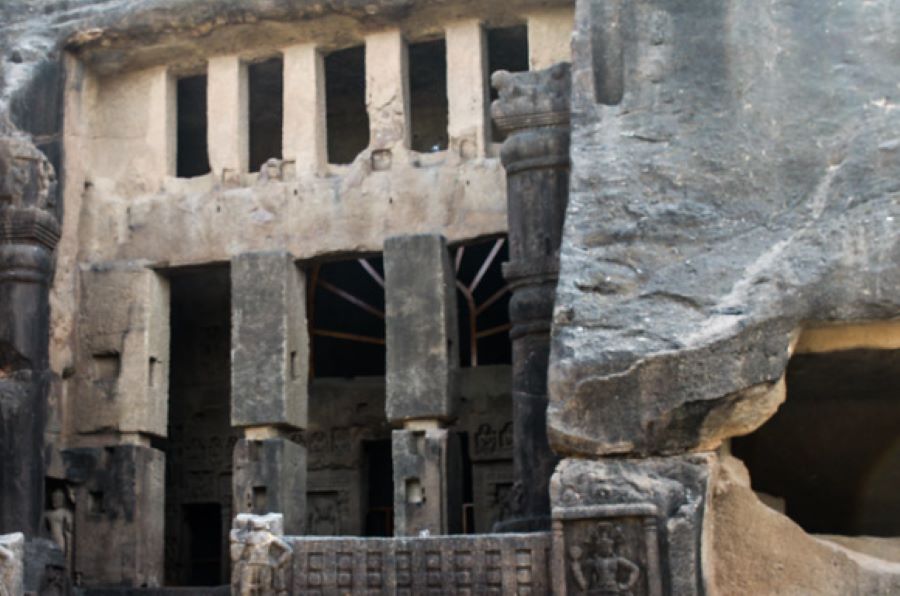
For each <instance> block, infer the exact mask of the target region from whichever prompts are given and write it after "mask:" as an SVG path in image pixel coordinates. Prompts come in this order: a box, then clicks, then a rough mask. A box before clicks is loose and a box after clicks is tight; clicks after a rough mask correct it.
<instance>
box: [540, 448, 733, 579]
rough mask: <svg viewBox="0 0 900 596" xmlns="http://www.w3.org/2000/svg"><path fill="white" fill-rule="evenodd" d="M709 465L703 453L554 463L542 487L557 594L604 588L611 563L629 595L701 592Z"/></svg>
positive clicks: (711, 459)
mask: <svg viewBox="0 0 900 596" xmlns="http://www.w3.org/2000/svg"><path fill="white" fill-rule="evenodd" d="M715 462H716V459H715V456H713V455H710V454H705V455H687V456H680V457H671V458H651V459H644V460H632V459H629V460H625V459H616V460H612V459H606V460H594V461H591V460H575V459H565V460H563V461H562V462H560V464H559V466H558V467H557V469H556V472H555V473H554V475H553V479H552V481H551V485H550V498H551V502H552V504H553V535H554V539H553V573H554V578H555V580H556V581H557V582H558V584H557V585H558V586H559V587H560V588H562V586H563V585H565V590H568V592H566V591H563V590H561V591H559V592H558V593H560V594H565V593H570V594H580V593H585V592H587V593H590V591H591V590H602V589H609V588H608V587H607V588H604V586H605V585H606V582H608V581H610V577H609V576H607V575H606V574H605V573H606V572H605V571H604V569H608V567H609V565H612V564H613V561H614V560H616V565H618V567H619V572H620V575H619V582H620V583H624V584H628V585H627V589H630V590H633V591H632V593H633V594H636V595H637V594H641V595H661V594H673V595H679V596H680V595H682V594H697V595H700V594H704V593H705V588H704V576H703V573H704V567H703V566H704V565H705V563H704V562H703V561H702V560H701V558H702V556H705V555H703V552H704V551H703V548H702V540H703V536H704V531H705V526H704V523H705V521H706V520H705V516H706V509H707V504H708V501H709V498H710V494H709V493H710V477H711V474H712V472H713V466H714V465H715ZM601 559H602V560H603V564H602V565H599V566H598V560H601ZM619 559H621V560H619ZM607 562H608V563H609V565H607ZM623 578H628V581H625V579H623ZM619 589H620V590H621V589H626V588H622V587H621V586H620V587H619Z"/></svg>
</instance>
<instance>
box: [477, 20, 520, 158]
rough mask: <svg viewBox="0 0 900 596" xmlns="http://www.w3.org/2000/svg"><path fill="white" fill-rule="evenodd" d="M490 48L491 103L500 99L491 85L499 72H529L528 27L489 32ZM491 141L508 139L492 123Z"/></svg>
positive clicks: (489, 30)
mask: <svg viewBox="0 0 900 596" xmlns="http://www.w3.org/2000/svg"><path fill="white" fill-rule="evenodd" d="M487 46H488V87H489V88H490V90H491V101H492V102H493V101H495V100H496V99H497V98H498V95H497V90H496V89H494V87H493V86H492V85H491V83H490V77H491V75H493V74H494V73H495V72H497V71H498V70H506V71H509V72H524V71H526V70H528V68H529V67H528V27H527V26H526V25H516V26H513V27H497V28H493V29H488V30H487ZM491 139H492V140H493V142H495V143H502V142H503V141H504V140H505V139H506V135H504V134H503V133H502V132H501V131H500V129H498V128H497V125H496V124H494V123H493V122H492V123H491Z"/></svg>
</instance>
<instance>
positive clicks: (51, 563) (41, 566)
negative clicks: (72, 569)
mask: <svg viewBox="0 0 900 596" xmlns="http://www.w3.org/2000/svg"><path fill="white" fill-rule="evenodd" d="M24 577H25V580H24V586H25V593H26V594H28V593H33V594H39V595H40V596H68V594H69V593H70V590H71V587H72V586H71V581H70V579H69V575H68V570H67V569H66V557H65V554H64V553H63V550H62V549H61V548H60V547H59V546H58V545H57V544H56V543H55V542H53V541H52V540H47V539H46V538H34V539H32V540H29V541H27V542H26V543H25V576H24Z"/></svg>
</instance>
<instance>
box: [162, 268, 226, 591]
mask: <svg viewBox="0 0 900 596" xmlns="http://www.w3.org/2000/svg"><path fill="white" fill-rule="evenodd" d="M170 280H171V300H172V303H171V334H172V335H171V366H170V381H169V436H168V440H167V441H166V444H165V451H166V525H165V535H166V538H165V540H166V549H165V554H166V561H165V566H166V567H165V568H166V584H167V585H172V586H201V585H206V586H210V585H221V584H226V583H228V577H229V573H230V571H229V568H228V561H229V557H228V543H227V538H228V528H229V526H230V524H231V518H232V479H231V475H232V451H233V448H234V443H235V441H236V440H237V435H236V434H235V432H234V431H233V430H232V428H231V423H230V416H231V412H230V350H231V320H230V319H231V315H230V313H231V305H230V302H231V301H230V292H231V288H230V281H229V268H228V267H227V266H215V267H203V268H191V269H185V270H177V271H174V272H172V273H171V274H170Z"/></svg>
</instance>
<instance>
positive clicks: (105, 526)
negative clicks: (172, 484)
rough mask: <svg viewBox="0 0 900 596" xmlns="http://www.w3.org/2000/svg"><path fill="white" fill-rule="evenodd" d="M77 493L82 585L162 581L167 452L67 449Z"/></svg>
mask: <svg viewBox="0 0 900 596" xmlns="http://www.w3.org/2000/svg"><path fill="white" fill-rule="evenodd" d="M63 458H64V460H65V464H66V478H67V479H68V480H69V481H70V482H71V483H72V484H73V488H74V493H75V527H76V528H77V531H76V533H75V573H76V575H80V576H81V577H82V580H83V585H85V586H88V587H92V586H131V587H139V586H147V587H158V586H160V585H162V583H163V546H164V545H163V523H161V522H162V520H163V519H164V517H163V516H164V509H165V507H164V505H165V455H164V454H163V452H161V451H158V450H157V449H152V448H150V447H142V446H138V445H116V446H109V447H99V448H77V449H67V450H65V451H63Z"/></svg>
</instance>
